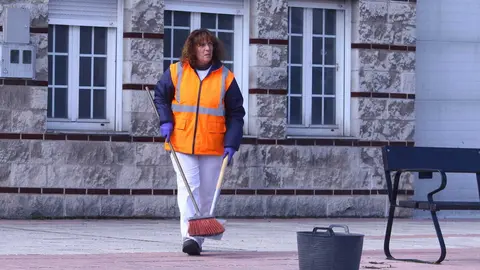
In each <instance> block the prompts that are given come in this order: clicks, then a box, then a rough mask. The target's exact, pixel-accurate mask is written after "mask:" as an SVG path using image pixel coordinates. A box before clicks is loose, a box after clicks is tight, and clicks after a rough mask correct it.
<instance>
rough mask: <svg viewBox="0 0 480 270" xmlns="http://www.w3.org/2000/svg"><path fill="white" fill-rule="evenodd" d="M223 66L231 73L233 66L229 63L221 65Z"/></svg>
mask: <svg viewBox="0 0 480 270" xmlns="http://www.w3.org/2000/svg"><path fill="white" fill-rule="evenodd" d="M223 65H224V66H226V67H227V68H228V69H229V70H230V71H232V72H233V64H231V63H223Z"/></svg>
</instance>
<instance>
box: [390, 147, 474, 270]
mask: <svg viewBox="0 0 480 270" xmlns="http://www.w3.org/2000/svg"><path fill="white" fill-rule="evenodd" d="M382 158H383V165H384V169H385V178H386V182H387V189H388V198H389V202H390V210H389V213H388V221H387V228H386V233H385V241H384V252H385V255H386V256H387V259H391V260H399V261H411V262H422V263H435V264H438V263H441V262H442V261H443V260H444V259H445V256H446V254H447V251H446V247H445V241H444V239H443V235H442V231H441V229H440V224H439V222H438V218H437V214H436V213H437V212H438V211H440V210H480V199H479V201H435V200H434V198H433V195H435V194H437V193H438V192H440V191H442V190H443V189H445V187H446V186H447V173H474V174H476V179H477V187H478V193H479V198H480V149H466V148H437V147H408V146H385V147H383V148H382ZM392 172H393V173H395V174H394V181H393V184H392V179H391V173H392ZM403 172H418V173H419V177H420V178H432V174H433V173H434V172H436V173H440V175H441V184H440V186H439V187H438V188H436V189H435V190H432V191H431V192H430V193H428V195H427V198H426V200H424V201H413V200H406V201H399V202H397V195H398V186H399V182H400V175H401V174H402V173H403ZM397 207H403V208H413V209H420V210H425V211H430V213H431V215H432V221H433V225H434V226H435V231H436V233H437V238H438V242H439V244H440V251H441V253H440V257H439V258H438V260H436V261H434V262H432V261H423V260H418V259H396V258H394V257H393V256H392V254H391V252H390V237H391V233H392V224H393V219H394V215H395V208H397Z"/></svg>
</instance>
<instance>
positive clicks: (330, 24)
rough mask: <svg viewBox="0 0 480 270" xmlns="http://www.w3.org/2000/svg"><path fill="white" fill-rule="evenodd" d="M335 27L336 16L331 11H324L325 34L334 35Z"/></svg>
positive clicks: (333, 11) (334, 12)
mask: <svg viewBox="0 0 480 270" xmlns="http://www.w3.org/2000/svg"><path fill="white" fill-rule="evenodd" d="M336 27H337V14H336V11H335V10H333V9H327V10H325V34H327V35H335V34H336Z"/></svg>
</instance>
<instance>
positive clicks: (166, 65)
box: [163, 60, 171, 72]
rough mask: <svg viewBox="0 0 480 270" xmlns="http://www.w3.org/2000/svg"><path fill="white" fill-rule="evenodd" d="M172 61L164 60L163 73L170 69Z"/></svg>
mask: <svg viewBox="0 0 480 270" xmlns="http://www.w3.org/2000/svg"><path fill="white" fill-rule="evenodd" d="M170 64H171V61H170V60H163V71H164V72H165V71H166V70H167V69H168V68H170Z"/></svg>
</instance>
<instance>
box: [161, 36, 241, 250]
mask: <svg viewBox="0 0 480 270" xmlns="http://www.w3.org/2000/svg"><path fill="white" fill-rule="evenodd" d="M223 53H224V52H223V47H222V44H221V42H220V41H219V40H218V39H217V38H216V37H215V35H213V34H212V33H211V32H210V31H208V30H206V29H198V30H195V31H193V32H192V33H191V34H190V35H189V37H188V38H187V40H186V41H185V45H184V47H183V50H182V56H181V59H180V61H179V62H177V63H174V64H171V65H170V67H169V69H167V70H166V71H165V72H164V73H163V75H162V77H161V79H160V80H159V81H158V83H157V85H156V86H155V99H154V100H155V105H156V108H157V110H158V113H159V115H160V134H161V135H162V136H163V137H165V140H166V141H167V142H168V141H170V142H171V143H172V146H173V148H174V150H175V151H176V152H177V156H178V159H179V161H180V165H181V166H182V169H183V171H184V173H185V176H186V178H187V181H188V183H189V185H190V188H191V189H192V193H193V194H194V197H195V200H196V201H197V203H198V206H199V208H200V211H201V212H202V213H201V214H202V215H206V214H208V212H209V210H210V206H211V203H212V199H213V194H214V192H215V186H216V181H217V178H218V175H219V173H220V168H221V164H222V160H223V158H224V157H226V156H228V158H229V164H230V163H231V159H232V157H233V155H234V154H235V152H236V151H238V148H239V147H240V142H241V140H242V137H243V124H244V122H243V117H244V116H245V110H244V108H243V97H242V94H241V92H240V89H239V87H238V84H237V81H236V80H235V77H234V75H233V73H232V72H231V71H229V70H228V69H227V68H226V67H225V66H224V65H223V64H222V57H223ZM165 149H166V150H170V147H169V145H168V144H165ZM172 162H173V164H174V169H175V172H176V174H177V188H178V195H177V202H178V207H179V210H180V231H181V234H182V238H183V249H182V250H183V252H185V253H187V254H189V255H200V252H201V251H202V244H203V241H204V239H203V238H201V237H191V236H189V235H188V232H187V231H188V219H189V218H190V217H192V216H194V214H195V208H194V207H193V204H192V201H191V200H190V198H189V196H188V192H187V190H186V187H185V184H184V182H183V180H182V178H181V177H182V176H181V175H180V173H179V171H178V168H177V166H176V163H175V162H174V160H173V158H172Z"/></svg>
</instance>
